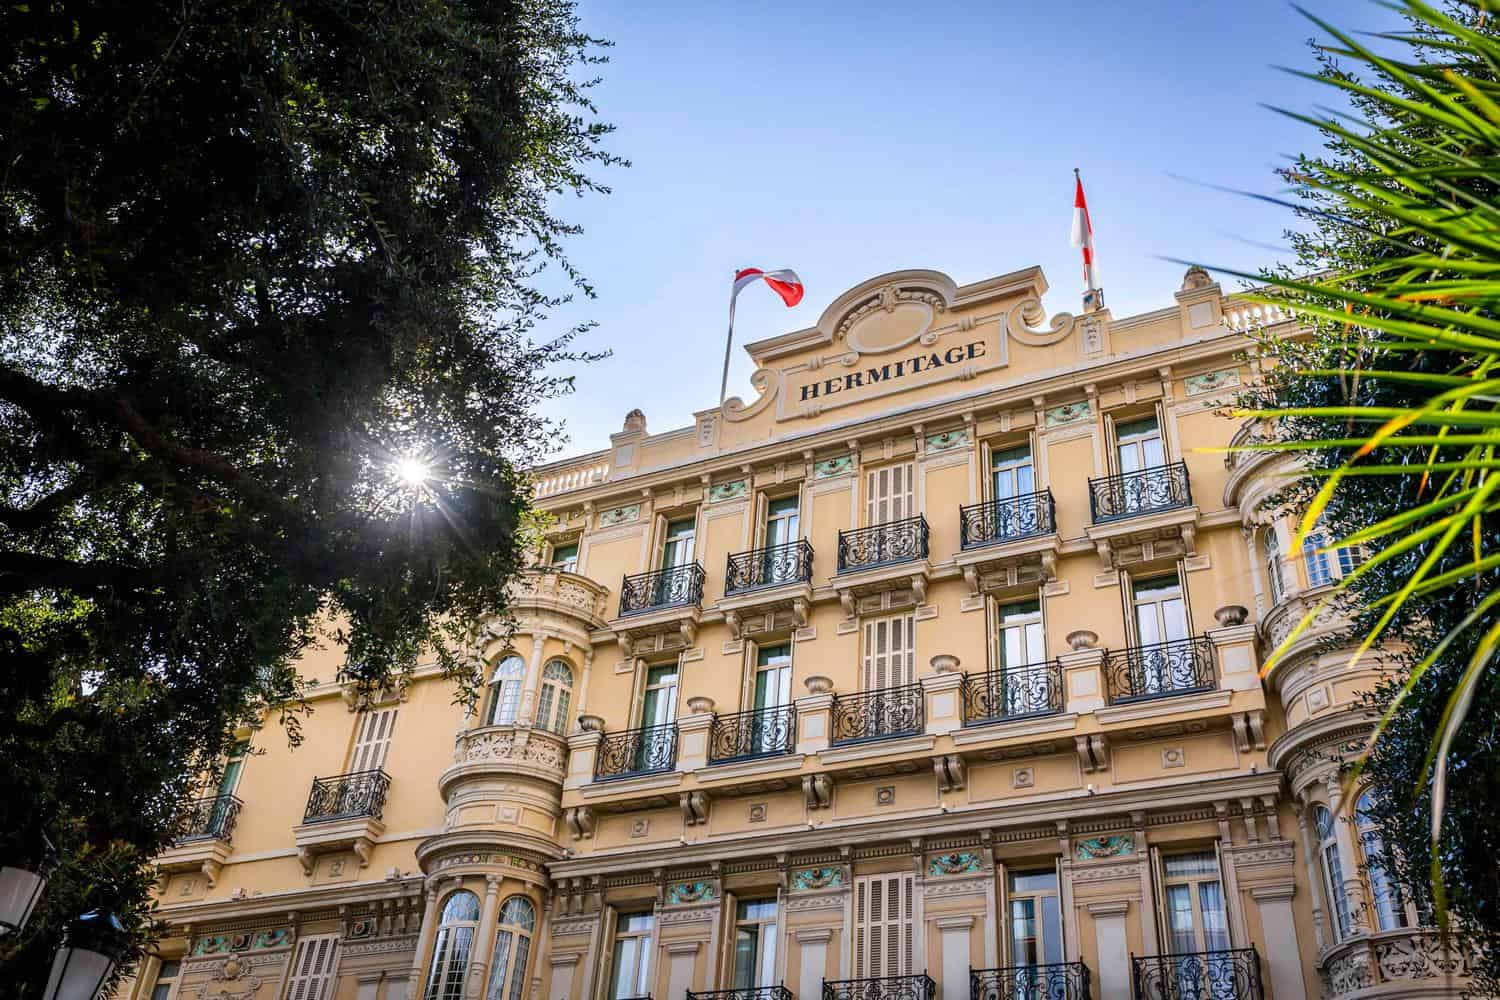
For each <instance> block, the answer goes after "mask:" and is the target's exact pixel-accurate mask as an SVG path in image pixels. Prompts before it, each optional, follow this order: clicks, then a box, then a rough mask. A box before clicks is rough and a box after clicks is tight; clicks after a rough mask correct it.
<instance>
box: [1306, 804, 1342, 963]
mask: <svg viewBox="0 0 1500 1000" xmlns="http://www.w3.org/2000/svg"><path fill="white" fill-rule="evenodd" d="M1334 823H1335V820H1334V818H1333V813H1331V812H1329V811H1328V807H1327V806H1313V825H1314V826H1316V827H1317V828H1318V841H1319V844H1318V846H1319V851H1318V857H1319V860H1321V861H1322V863H1323V881H1324V883H1325V884H1326V886H1327V889H1328V900H1329V905H1331V906H1332V907H1333V916H1334V936H1335V937H1336V938H1338V939H1339V940H1342V939H1344V938H1346V937H1348V936H1349V897H1348V896H1346V895H1344V866H1343V864H1342V863H1340V861H1339V845H1338V837H1337V828H1336V827H1335V826H1334Z"/></svg>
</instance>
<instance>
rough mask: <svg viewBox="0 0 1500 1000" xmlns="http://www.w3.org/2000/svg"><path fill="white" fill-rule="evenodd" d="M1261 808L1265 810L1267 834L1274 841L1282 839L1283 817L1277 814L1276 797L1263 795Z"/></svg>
mask: <svg viewBox="0 0 1500 1000" xmlns="http://www.w3.org/2000/svg"><path fill="white" fill-rule="evenodd" d="M1260 805H1261V808H1262V809H1264V810H1265V812H1264V815H1265V817H1266V832H1267V833H1268V834H1269V835H1270V839H1272V840H1280V839H1281V817H1280V816H1279V815H1277V813H1276V796H1274V795H1262V796H1261V797H1260Z"/></svg>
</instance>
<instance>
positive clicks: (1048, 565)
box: [1042, 549, 1057, 583]
mask: <svg viewBox="0 0 1500 1000" xmlns="http://www.w3.org/2000/svg"><path fill="white" fill-rule="evenodd" d="M1042 576H1043V578H1045V579H1046V581H1047V582H1048V583H1052V582H1053V581H1055V580H1056V579H1057V552H1056V551H1054V550H1052V549H1043V550H1042Z"/></svg>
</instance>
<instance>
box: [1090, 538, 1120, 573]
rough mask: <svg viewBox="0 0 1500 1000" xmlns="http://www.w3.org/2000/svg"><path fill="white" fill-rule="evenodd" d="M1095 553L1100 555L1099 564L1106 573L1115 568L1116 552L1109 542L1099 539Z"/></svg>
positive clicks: (1095, 546)
mask: <svg viewBox="0 0 1500 1000" xmlns="http://www.w3.org/2000/svg"><path fill="white" fill-rule="evenodd" d="M1094 551H1095V552H1097V553H1098V554H1099V564H1100V565H1101V566H1103V567H1104V571H1105V572H1106V573H1107V572H1109V571H1110V570H1112V569H1114V568H1115V552H1114V549H1112V548H1110V545H1109V542H1107V541H1105V540H1104V539H1102V538H1101V539H1099V540H1098V541H1096V542H1094Z"/></svg>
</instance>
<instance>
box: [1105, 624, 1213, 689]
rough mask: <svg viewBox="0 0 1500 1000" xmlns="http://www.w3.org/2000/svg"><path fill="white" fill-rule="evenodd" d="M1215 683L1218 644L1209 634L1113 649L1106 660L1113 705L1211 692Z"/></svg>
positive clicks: (1107, 683)
mask: <svg viewBox="0 0 1500 1000" xmlns="http://www.w3.org/2000/svg"><path fill="white" fill-rule="evenodd" d="M1215 683H1216V681H1215V674H1214V644H1213V641H1212V640H1210V639H1209V638H1208V636H1206V635H1194V636H1189V637H1188V638H1186V639H1173V640H1172V641H1171V642H1158V643H1155V644H1153V645H1150V646H1126V647H1125V648H1124V649H1112V650H1110V651H1109V653H1108V655H1107V656H1106V658H1105V661H1104V686H1105V690H1106V693H1107V696H1108V698H1109V703H1110V704H1111V705H1122V704H1124V703H1126V702H1131V701H1144V700H1146V699H1147V698H1165V697H1168V696H1170V695H1174V694H1190V693H1192V692H1194V691H1208V690H1211V689H1212V688H1213V687H1214V685H1215Z"/></svg>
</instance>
